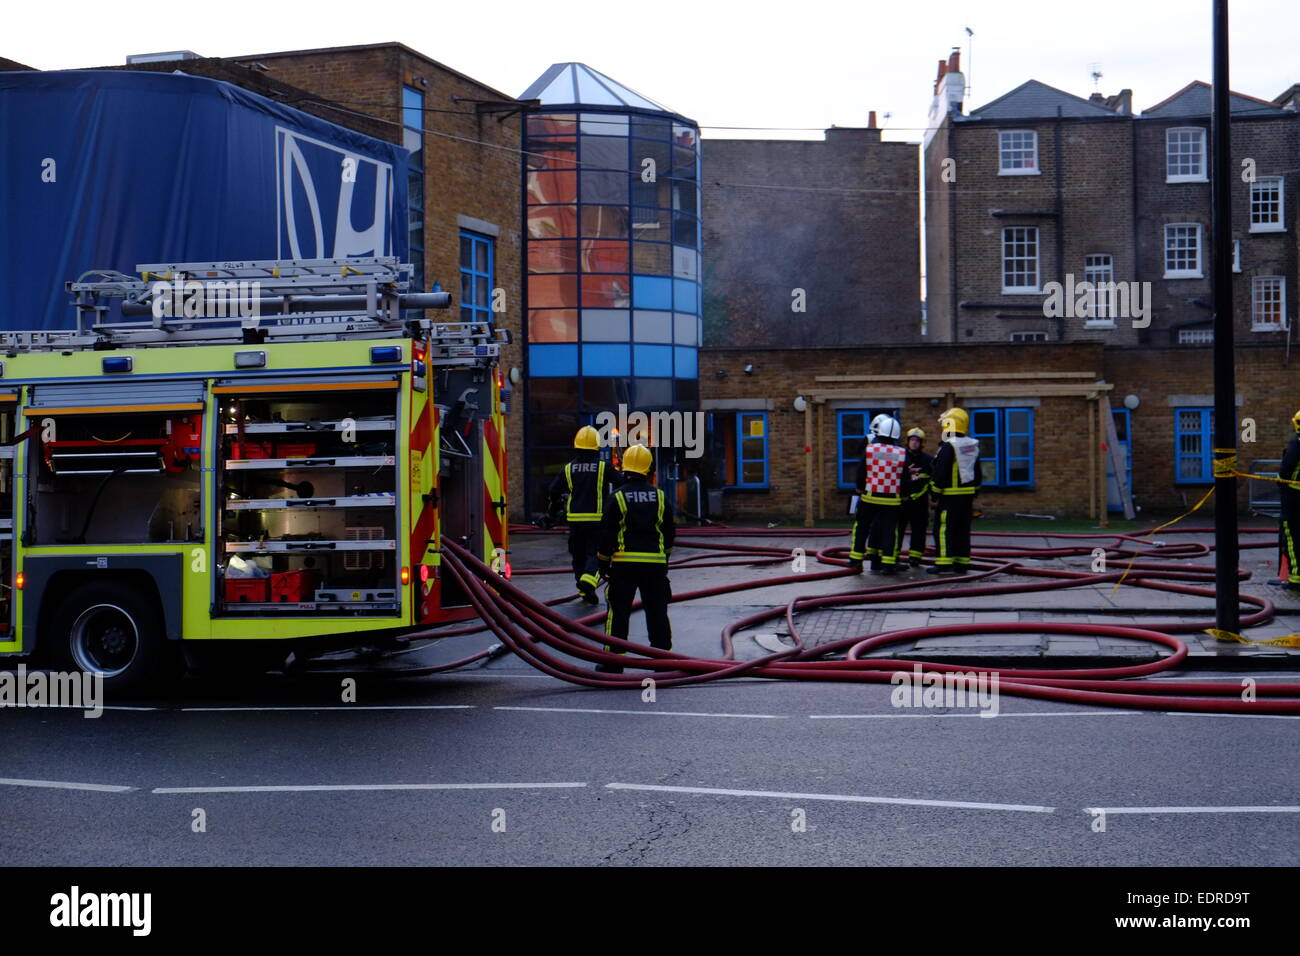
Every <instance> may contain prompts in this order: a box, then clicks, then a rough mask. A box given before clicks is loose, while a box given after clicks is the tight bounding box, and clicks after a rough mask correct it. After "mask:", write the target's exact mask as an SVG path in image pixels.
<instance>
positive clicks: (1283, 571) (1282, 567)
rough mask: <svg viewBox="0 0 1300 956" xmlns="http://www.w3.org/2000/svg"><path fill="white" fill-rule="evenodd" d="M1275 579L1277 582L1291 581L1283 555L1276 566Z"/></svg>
mask: <svg viewBox="0 0 1300 956" xmlns="http://www.w3.org/2000/svg"><path fill="white" fill-rule="evenodd" d="M1277 577H1278V580H1279V581H1290V580H1291V569H1290V568H1289V567H1288V566H1287V559H1286V555H1285V554H1283V555H1282V561H1281V563H1280V564H1279V565H1278V569H1277Z"/></svg>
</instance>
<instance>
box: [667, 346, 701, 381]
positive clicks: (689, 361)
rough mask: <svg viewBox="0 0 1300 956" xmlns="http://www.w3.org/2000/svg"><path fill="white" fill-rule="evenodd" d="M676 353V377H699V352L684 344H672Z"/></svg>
mask: <svg viewBox="0 0 1300 956" xmlns="http://www.w3.org/2000/svg"><path fill="white" fill-rule="evenodd" d="M673 351H674V352H675V353H676V355H677V357H676V362H677V377H678V378H699V376H700V368H699V354H698V352H697V351H696V350H695V349H693V348H688V347H686V346H684V345H675V346H673Z"/></svg>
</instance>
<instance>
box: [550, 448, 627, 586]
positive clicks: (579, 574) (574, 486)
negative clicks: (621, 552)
mask: <svg viewBox="0 0 1300 956" xmlns="http://www.w3.org/2000/svg"><path fill="white" fill-rule="evenodd" d="M573 447H574V448H575V449H576V451H575V453H574V456H573V460H572V461H570V462H569V463H568V464H567V465H565V466H564V470H563V471H562V472H560V474H558V475H556V476H555V480H554V481H552V482H551V487H550V499H551V512H552V514H555V513H558V511H559V509H560V507H561V506H562V507H563V508H564V518H565V521H566V522H567V523H568V525H569V556H570V557H571V558H572V559H573V577H574V579H575V580H576V581H577V584H578V594H580V595H581V596H582V600H583V601H585V602H586V603H587V604H596V603H598V600H599V599H598V598H597V597H596V585H597V584H599V583H600V577H599V574H598V572H599V570H600V562H599V560H598V559H597V558H596V543H597V542H596V534H597V532H598V531H599V529H600V519H601V517H602V516H603V515H604V508H605V502H606V499H607V498H608V497H609V493H610V491H611V490H613V485H614V469H613V468H612V467H611V466H610V465H609V464H608V463H606V462H604V461H601V458H600V434H599V433H598V432H597V431H596V429H594V428H592V427H591V426H590V425H584V426H583V427H582V428H580V429H578V434H577V435H576V436H575V437H574V439H573Z"/></svg>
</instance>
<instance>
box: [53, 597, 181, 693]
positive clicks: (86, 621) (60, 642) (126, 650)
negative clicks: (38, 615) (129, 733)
mask: <svg viewBox="0 0 1300 956" xmlns="http://www.w3.org/2000/svg"><path fill="white" fill-rule="evenodd" d="M50 637H51V638H52V639H53V643H52V644H51V645H50V651H51V657H52V658H53V660H54V664H55V666H56V667H58V668H60V669H67V670H79V671H82V672H85V673H92V674H94V673H98V674H102V675H103V677H104V690H105V692H106V693H109V694H117V695H121V694H134V693H139V692H141V691H144V690H147V689H149V688H152V687H154V686H155V685H156V684H157V683H159V682H160V681H161V680H162V679H163V678H164V677H165V676H167V674H168V671H169V670H170V669H169V668H168V667H167V666H166V665H167V663H168V662H169V661H170V660H171V658H172V657H173V656H174V655H172V654H170V653H168V652H169V651H170V650H171V648H169V647H167V642H166V639H165V638H164V636H163V631H162V620H161V615H160V613H159V609H158V606H157V604H156V603H155V602H153V601H150V600H149V599H148V598H146V597H145V596H144V595H142V594H141V593H140V592H139V591H138V590H137V589H135V588H133V587H131V586H129V585H126V584H123V583H121V582H109V581H92V582H89V583H86V584H83V585H81V586H80V587H78V588H76V589H75V590H74V591H73V592H72V593H71V594H69V595H68V597H67V600H65V601H61V602H60V604H59V607H58V609H57V610H56V611H55V612H54V615H53V619H52V620H51V628H50Z"/></svg>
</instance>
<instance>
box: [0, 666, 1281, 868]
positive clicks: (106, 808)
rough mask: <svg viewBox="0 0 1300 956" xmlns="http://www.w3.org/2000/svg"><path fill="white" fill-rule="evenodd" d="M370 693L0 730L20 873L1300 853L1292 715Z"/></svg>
mask: <svg viewBox="0 0 1300 956" xmlns="http://www.w3.org/2000/svg"><path fill="white" fill-rule="evenodd" d="M1184 676H1186V675H1184ZM1206 676H1211V675H1206ZM1218 677H1219V679H1227V680H1236V679H1237V678H1236V677H1232V676H1225V675H1218ZM1279 679H1287V678H1286V677H1285V676H1282V677H1280V678H1279ZM1290 679H1294V677H1291V678H1290ZM359 691H360V693H359V698H358V700H357V702H356V703H355V704H344V703H340V700H339V698H340V694H339V683H338V680H337V679H336V678H321V679H309V680H289V679H286V678H269V677H268V678H265V679H261V680H259V681H257V682H254V683H253V684H251V685H249V686H246V687H244V688H242V689H241V690H240V691H239V692H237V693H235V692H232V691H231V690H230V689H229V688H221V689H220V692H219V693H215V692H211V691H210V689H208V688H205V686H204V685H201V684H190V685H187V687H186V688H185V690H184V693H178V694H177V696H174V697H172V698H171V699H168V700H161V701H138V702H134V706H137V707H140V708H143V709H134V710H110V711H107V712H105V713H104V714H103V716H102V717H100V718H98V719H86V718H84V717H83V716H82V715H81V713H80V712H78V711H71V710H49V709H44V710H38V709H27V710H23V709H17V710H15V709H7V710H0V859H2V860H4V861H5V863H6V864H10V865H24V864H27V865H43V864H61V865H72V866H82V865H112V866H134V865H143V864H153V865H160V864H161V865H172V864H214V865H234V864H253V865H273V866H274V865H302V864H324V865H329V864H345V865H377V864H434V865H460V864H488V865H517V864H541V865H551V864H579V865H595V866H600V865H609V866H624V865H635V864H644V865H682V864H686V865H689V864H734V865H745V866H764V865H772V864H801V865H876V866H880V865H897V866H908V865H940V866H949V865H951V866H966V865H1019V864H1029V865H1057V866H1104V865H1156V866H1161V865H1194V866H1224V865H1252V866H1261V865H1263V866H1280V865H1294V864H1295V862H1296V860H1297V859H1300V826H1297V824H1298V823H1300V814H1298V813H1297V811H1300V807H1297V805H1296V804H1297V802H1300V801H1298V800H1297V797H1296V792H1297V790H1296V778H1297V771H1296V753H1297V746H1296V739H1297V738H1296V735H1297V731H1298V730H1300V725H1297V723H1296V719H1294V718H1262V717H1202V716H1184V715H1179V716H1175V715H1166V714H1161V713H1133V712H1123V711H1113V710H1098V709H1089V708H1083V707H1072V706H1069V705H1061V704H1048V703H1043V702H1037V701H1027V700H1014V699H1011V698H1004V699H1003V700H1002V701H1001V713H1000V715H999V716H998V717H996V718H992V719H988V718H981V717H979V716H978V715H977V713H978V712H977V711H972V710H964V711H935V710H927V711H908V710H905V709H901V710H900V709H896V708H894V707H892V706H891V705H890V702H889V688H888V687H882V686H860V687H849V686H836V685H809V684H793V683H790V684H785V683H771V682H763V681H754V680H746V681H738V682H732V683H728V684H725V685H703V686H695V687H686V688H676V689H674V688H669V689H666V690H661V691H659V693H658V694H657V697H656V700H655V701H654V702H653V703H650V702H645V701H643V700H642V697H641V695H640V694H639V693H636V692H617V691H601V690H585V689H581V688H577V687H573V686H569V685H566V684H563V683H560V682H558V681H555V680H552V679H550V678H547V677H544V676H542V675H539V674H537V673H535V672H533V671H531V670H529V669H528V668H526V667H525V666H523V665H522V664H521V663H520V662H518V661H517V660H514V659H510V658H506V659H503V660H499V661H497V662H496V663H495V664H493V665H492V666H491V667H489V668H486V669H479V670H475V671H472V672H469V673H465V674H454V675H443V676H434V677H428V678H421V679H409V680H402V681H363V682H362V683H361V684H360V687H359ZM74 785H77V786H81V785H92V786H94V787H100V788H106V789H78V788H75V787H74ZM259 788H272V789H259ZM1097 808H1102V809H1106V810H1107V812H1106V813H1105V815H1104V831H1103V830H1101V829H1099V820H1100V819H1101V818H1099V817H1098V816H1097V815H1096V814H1095V813H1092V812H1089V811H1090V810H1093V809H1097ZM196 810H202V815H201V816H202V819H203V823H204V827H203V828H201V829H202V830H203V832H196V829H200V828H198V827H197V825H196V822H195V821H196V819H197V818H198V816H199V815H198V814H196ZM1117 811H1122V812H1117ZM800 824H802V826H801V825H800Z"/></svg>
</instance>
